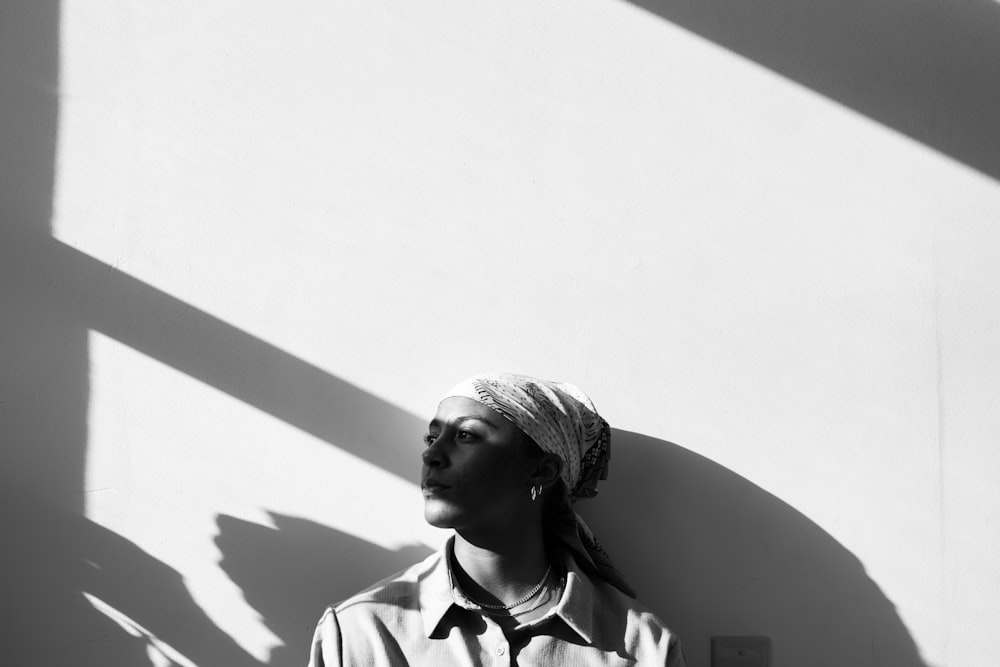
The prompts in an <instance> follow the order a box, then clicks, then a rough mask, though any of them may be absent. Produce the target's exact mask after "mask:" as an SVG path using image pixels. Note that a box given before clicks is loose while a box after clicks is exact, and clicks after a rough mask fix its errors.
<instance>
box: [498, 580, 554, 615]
mask: <svg viewBox="0 0 1000 667" xmlns="http://www.w3.org/2000/svg"><path fill="white" fill-rule="evenodd" d="M562 586H563V581H562V579H560V580H559V581H557V582H556V587H555V588H554V589H552V590H551V592H550V593H549V595H550V597H549V598H547V599H546V597H545V596H544V595H539V597H538V600H537V601H536V602H535V604H533V605H531V606H530V607H528V608H527V609H520V610H518V611H507V612H506V613H507V614H508V616H507V617H508V618H517V617H518V616H524V615H525V614H530V613H531V612H533V611H535V610H536V609H538V608H540V607H544V606H545V605H547V604H550V603H551V602H552V601H553V600H555V599H558V598H559V597H560V595H561V593H562ZM542 591H543V592H545V591H549V587H548V586H546V587H545V588H543V589H542ZM485 611H486V614H487V615H489V616H499V615H500V614H502V613H504V610H499V609H498V610H496V611H489V610H485Z"/></svg>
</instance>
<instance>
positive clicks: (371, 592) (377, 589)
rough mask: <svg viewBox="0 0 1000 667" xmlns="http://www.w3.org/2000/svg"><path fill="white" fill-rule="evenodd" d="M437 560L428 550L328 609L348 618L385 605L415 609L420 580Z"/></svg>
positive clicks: (418, 599)
mask: <svg viewBox="0 0 1000 667" xmlns="http://www.w3.org/2000/svg"><path fill="white" fill-rule="evenodd" d="M440 560H441V554H439V553H434V554H431V555H430V556H428V557H427V558H425V559H424V560H422V561H420V562H419V563H415V564H414V565H411V566H410V567H408V568H406V569H405V570H400V571H399V572H397V573H395V574H392V575H389V576H388V577H386V578H385V579H382V580H380V581H377V582H375V583H374V584H372V585H371V586H368V587H367V588H365V589H363V590H361V591H359V592H357V593H355V594H354V595H352V596H351V597H349V598H346V599H344V600H341V601H340V602H338V603H336V604H333V605H330V609H331V610H332V611H333V612H335V613H336V614H337V616H338V617H339V618H341V619H344V618H350V617H351V616H353V615H356V614H359V613H361V614H365V613H370V612H371V611H373V610H376V609H378V608H380V607H386V606H389V607H395V608H403V609H418V608H419V604H420V597H419V593H420V583H421V581H423V579H424V578H425V576H426V575H427V574H428V573H429V572H431V571H432V570H433V569H434V568H435V566H436V565H437V564H438V562H439V561H440Z"/></svg>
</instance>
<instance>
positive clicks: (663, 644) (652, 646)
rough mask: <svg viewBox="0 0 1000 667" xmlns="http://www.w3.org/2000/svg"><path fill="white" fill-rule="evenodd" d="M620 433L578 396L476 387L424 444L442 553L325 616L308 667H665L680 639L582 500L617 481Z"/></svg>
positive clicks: (513, 385) (475, 381) (430, 507)
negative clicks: (620, 566)
mask: <svg viewBox="0 0 1000 667" xmlns="http://www.w3.org/2000/svg"><path fill="white" fill-rule="evenodd" d="M610 438H611V431H610V429H609V427H608V424H607V422H605V421H604V420H603V419H602V418H601V417H600V415H598V414H597V411H596V410H595V409H594V405H593V403H592V402H591V401H590V399H589V398H587V396H586V395H584V394H583V392H581V391H580V390H579V389H577V388H576V387H574V386H573V385H570V384H566V383H561V382H549V381H545V380H539V379H537V378H531V377H527V376H523V375H510V374H489V375H480V376H476V377H473V378H470V379H469V380H466V381H465V382H462V383H461V384H459V385H458V386H457V387H455V388H454V389H452V390H451V391H450V392H448V394H447V395H446V396H445V398H444V399H443V400H442V401H441V403H440V405H439V406H438V410H437V414H436V415H435V416H434V419H432V420H431V422H430V427H429V429H428V432H427V435H426V436H425V437H424V440H425V442H426V445H427V447H426V449H425V450H424V452H423V483H422V485H421V486H422V489H423V495H424V517H425V518H426V520H427V521H428V522H429V523H430V524H431V525H434V526H438V527H440V528H451V529H453V530H454V531H455V533H454V535H453V536H452V537H451V538H449V540H448V542H447V544H446V545H445V547H444V549H443V550H442V551H441V552H439V553H437V554H434V555H432V556H430V557H429V558H427V559H426V560H424V561H423V562H422V563H418V564H417V565H414V566H413V567H411V568H410V569H408V570H405V571H404V572H401V573H400V574H398V575H395V576H393V577H389V578H388V579H385V580H383V581H381V582H379V583H377V584H375V585H374V586H372V587H370V588H368V589H367V590H365V591H363V592H361V593H359V594H357V595H355V596H354V597H352V598H349V599H348V600H345V601H344V602H341V603H340V604H338V605H336V606H334V607H330V608H328V609H327V610H326V612H325V613H324V614H323V616H322V618H321V619H320V621H319V625H318V626H317V628H316V634H315V637H314V639H313V645H312V656H311V659H310V665H311V667H333V666H334V665H415V666H416V665H419V666H423V665H573V666H587V665H628V664H638V665H669V666H671V667H682V666H683V665H684V664H685V663H684V656H683V653H682V652H681V649H680V644H679V643H678V641H677V638H676V636H674V635H673V634H671V633H670V631H669V630H668V629H667V628H666V627H665V626H664V625H663V623H662V622H661V621H660V620H659V619H658V618H657V617H656V615H655V614H653V613H652V612H651V611H650V610H648V609H647V608H646V607H644V606H643V605H642V604H640V603H639V602H637V601H636V600H635V599H634V598H635V594H634V593H633V592H632V590H631V589H630V588H629V587H628V585H627V584H626V583H625V582H624V580H623V579H622V578H621V576H620V575H619V574H618V573H617V571H616V570H615V569H614V567H613V566H612V564H611V561H610V559H609V558H608V556H607V554H606V553H605V552H604V551H603V550H602V549H601V548H600V546H599V545H598V544H597V542H596V540H594V538H593V536H592V535H591V533H590V530H589V529H588V528H587V527H586V525H585V524H584V523H583V521H582V519H580V517H579V516H578V515H577V514H576V513H575V512H574V511H573V510H572V508H571V505H570V504H571V502H572V501H574V500H576V499H577V498H581V497H583V498H586V497H592V496H594V495H596V493H597V489H596V487H597V481H598V479H605V478H606V476H607V464H608V457H609V446H610Z"/></svg>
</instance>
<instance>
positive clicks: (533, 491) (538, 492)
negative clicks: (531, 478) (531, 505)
mask: <svg viewBox="0 0 1000 667" xmlns="http://www.w3.org/2000/svg"><path fill="white" fill-rule="evenodd" d="M540 495H542V485H541V484H539V485H538V488H537V489H536V488H535V486H534V485H532V486H531V502H535V498H537V497H538V496H540Z"/></svg>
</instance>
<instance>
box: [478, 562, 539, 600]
mask: <svg viewBox="0 0 1000 667" xmlns="http://www.w3.org/2000/svg"><path fill="white" fill-rule="evenodd" d="M550 572H552V565H551V564H549V566H548V567H547V568H546V569H545V574H543V575H542V580H541V581H539V582H538V583H537V584H535V587H534V588H532V589H531V590H530V591H528V593H527V594H526V595H525V596H524V597H523V598H521V599H520V600H517V601H516V602H511V603H510V604H486V603H485V602H480V601H479V600H473V599H472V598H471V597H469V596H468V594H466V596H465V597H468V598H469V601H470V602H475V603H476V604H477V605H479V606H480V607H482V608H483V609H497V610H500V611H507V610H510V609H513V608H514V607H516V606H518V605H519V604H524V603H525V602H527V601H528V600H530V599H531V598H533V597H535V595H537V594H538V591H540V590H542V586H543V585H544V584H545V580H546V579H548V578H549V573H550Z"/></svg>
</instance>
